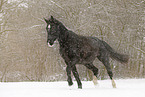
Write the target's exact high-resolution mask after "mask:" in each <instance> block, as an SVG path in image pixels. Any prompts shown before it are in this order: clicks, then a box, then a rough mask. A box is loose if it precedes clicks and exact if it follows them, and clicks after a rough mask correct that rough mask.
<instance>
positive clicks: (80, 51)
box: [45, 16, 129, 89]
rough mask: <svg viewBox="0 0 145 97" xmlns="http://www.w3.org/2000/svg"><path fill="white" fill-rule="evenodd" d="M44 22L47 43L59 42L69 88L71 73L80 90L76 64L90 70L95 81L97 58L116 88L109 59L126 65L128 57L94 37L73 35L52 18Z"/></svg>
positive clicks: (71, 83)
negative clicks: (95, 61) (94, 63)
mask: <svg viewBox="0 0 145 97" xmlns="http://www.w3.org/2000/svg"><path fill="white" fill-rule="evenodd" d="M45 22H46V23H47V26H46V30H47V34H48V36H47V43H49V44H50V45H53V44H54V41H55V40H58V42H59V45H60V49H59V51H60V55H61V56H62V57H63V59H64V61H65V63H66V65H67V67H66V72H67V76H68V79H67V81H68V85H69V86H71V85H73V82H72V78H71V72H72V73H73V75H74V77H75V79H76V81H77V83H78V88H80V89H81V88H82V83H81V81H80V78H79V74H78V72H77V69H76V64H83V65H84V66H86V67H87V68H88V69H90V70H92V72H93V73H94V76H95V77H96V78H95V79H97V76H98V69H97V68H96V67H95V66H94V65H93V61H94V60H95V58H96V57H97V58H98V59H99V60H100V61H101V62H102V63H103V64H104V66H105V67H106V69H107V73H108V75H109V77H110V79H111V80H112V85H113V87H114V88H115V87H116V84H115V82H114V80H113V73H112V70H111V67H110V64H109V57H111V58H112V59H115V60H117V61H119V62H121V63H127V62H128V59H129V57H128V55H124V54H120V53H117V52H116V51H115V50H114V49H113V48H111V47H110V46H109V45H108V44H107V43H106V42H105V41H103V40H100V39H98V38H96V37H87V36H81V35H77V34H75V33H74V32H72V31H70V30H68V29H67V28H66V27H65V26H64V25H63V24H62V23H61V22H60V21H58V20H57V19H55V18H53V16H51V18H50V19H49V20H47V19H45Z"/></svg>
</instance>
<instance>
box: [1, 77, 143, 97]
mask: <svg viewBox="0 0 145 97" xmlns="http://www.w3.org/2000/svg"><path fill="white" fill-rule="evenodd" d="M98 82H99V85H98V86H94V85H93V82H90V81H88V82H85V81H83V82H82V83H83V89H77V83H76V82H74V85H73V86H72V87H69V86H68V85H67V82H13V83H0V97H145V79H126V80H124V79H123V80H115V82H116V84H117V88H116V89H114V88H112V85H111V81H110V80H103V81H100V80H99V81H98Z"/></svg>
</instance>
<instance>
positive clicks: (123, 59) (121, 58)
mask: <svg viewBox="0 0 145 97" xmlns="http://www.w3.org/2000/svg"><path fill="white" fill-rule="evenodd" d="M102 42H103V45H104V46H105V48H106V49H107V51H108V52H109V54H110V57H111V58H112V59H115V60H117V61H119V62H121V63H128V60H129V56H128V55H125V54H120V53H117V52H116V51H115V50H114V49H113V48H112V47H110V46H109V45H108V44H107V43H106V42H105V41H102Z"/></svg>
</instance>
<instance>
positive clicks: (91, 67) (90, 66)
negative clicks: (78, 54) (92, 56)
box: [85, 64, 98, 85]
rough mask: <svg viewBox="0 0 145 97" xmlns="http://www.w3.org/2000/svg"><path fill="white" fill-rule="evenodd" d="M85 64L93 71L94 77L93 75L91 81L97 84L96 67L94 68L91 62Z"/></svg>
mask: <svg viewBox="0 0 145 97" xmlns="http://www.w3.org/2000/svg"><path fill="white" fill-rule="evenodd" d="M85 66H86V67H87V68H88V69H90V70H92V71H93V73H94V77H93V83H94V85H97V84H98V81H97V76H98V68H96V67H95V66H94V65H93V64H85Z"/></svg>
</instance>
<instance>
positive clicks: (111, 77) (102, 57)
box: [98, 55, 116, 88]
mask: <svg viewBox="0 0 145 97" xmlns="http://www.w3.org/2000/svg"><path fill="white" fill-rule="evenodd" d="M98 59H99V60H100V61H101V62H102V63H103V64H104V66H105V67H106V69H107V73H108V75H109V77H110V79H111V80H112V86H113V88H116V84H115V81H114V79H113V73H112V70H111V66H110V63H109V57H108V56H107V55H103V56H99V57H98Z"/></svg>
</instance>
